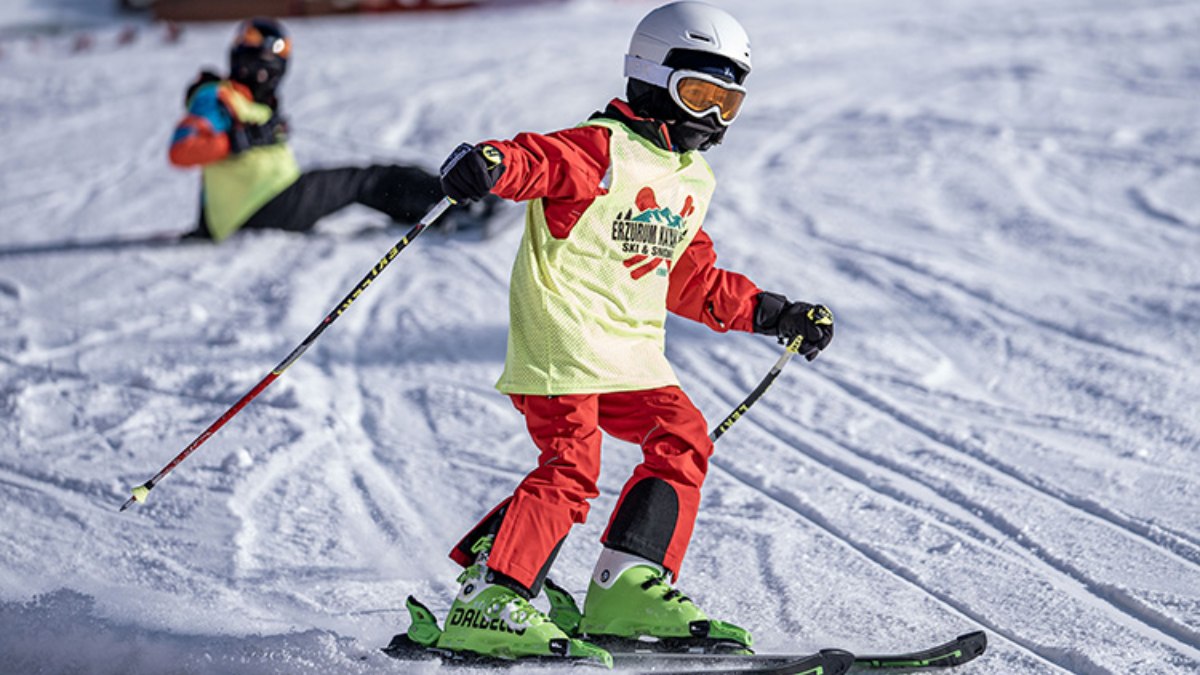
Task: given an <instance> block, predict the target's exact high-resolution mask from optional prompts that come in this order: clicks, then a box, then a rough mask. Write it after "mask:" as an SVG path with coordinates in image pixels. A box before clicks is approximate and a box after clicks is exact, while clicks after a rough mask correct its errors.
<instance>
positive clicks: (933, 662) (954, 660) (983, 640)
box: [854, 630, 988, 670]
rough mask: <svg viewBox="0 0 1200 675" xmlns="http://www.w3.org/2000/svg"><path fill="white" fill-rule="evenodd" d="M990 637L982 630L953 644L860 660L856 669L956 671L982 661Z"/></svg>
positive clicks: (973, 632)
mask: <svg viewBox="0 0 1200 675" xmlns="http://www.w3.org/2000/svg"><path fill="white" fill-rule="evenodd" d="M987 642H988V641H987V634H986V633H984V632H983V631H981V630H977V631H971V632H970V633H963V634H962V635H959V636H958V637H956V638H954V639H953V640H951V641H949V642H947V643H945V644H941V645H938V646H936V647H933V648H931V649H925V650H921V651H917V652H909V653H898V654H881V655H875V656H859V657H857V658H855V660H854V661H855V665H856V666H858V667H859V668H868V669H879V668H886V669H889V670H891V669H903V670H910V669H911V670H924V669H927V668H953V667H955V666H961V665H962V664H964V663H967V662H969V661H974V660H975V659H977V658H979V657H980V656H981V655H982V654H983V653H984V652H985V651H986V650H987Z"/></svg>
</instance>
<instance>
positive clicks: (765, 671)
mask: <svg viewBox="0 0 1200 675" xmlns="http://www.w3.org/2000/svg"><path fill="white" fill-rule="evenodd" d="M383 652H384V653H385V654H387V655H388V656H390V657H392V658H394V659H399V660H401V661H420V662H440V663H441V664H442V665H444V666H447V667H455V666H459V667H468V668H494V669H497V670H506V669H510V668H519V669H520V670H521V671H522V672H524V671H527V670H532V671H537V670H546V671H548V672H560V671H561V669H562V668H563V667H564V666H565V667H583V666H593V667H597V668H600V667H601V666H599V665H598V664H595V663H592V662H589V661H583V660H576V659H571V658H570V657H566V656H542V657H532V658H521V659H502V658H498V657H494V656H484V655H481V654H473V653H470V652H456V651H451V650H447V649H438V648H436V647H427V646H425V645H422V644H420V643H418V642H415V641H414V640H413V639H412V638H410V637H408V635H407V634H400V635H397V636H395V637H394V638H392V641H391V643H390V644H388V646H387V647H384V648H383ZM853 665H854V655H853V654H851V653H850V652H846V651H842V650H840V649H823V650H821V651H820V652H817V653H814V654H808V655H796V654H793V655H788V656H786V657H780V656H770V655H768V656H761V657H760V656H758V655H756V654H703V653H701V654H673V653H669V652H618V653H615V654H613V666H614V667H615V668H616V669H617V670H618V671H619V672H621V673H626V674H628V675H643V674H644V675H843V674H844V673H846V672H848V671H849V670H850V668H851V667H852V666H853Z"/></svg>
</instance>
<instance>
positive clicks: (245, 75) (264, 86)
mask: <svg viewBox="0 0 1200 675" xmlns="http://www.w3.org/2000/svg"><path fill="white" fill-rule="evenodd" d="M291 56H292V39H291V38H290V37H288V34H287V31H285V30H284V28H283V24H281V23H279V22H278V21H276V20H275V19H270V18H265V17H255V18H253V19H247V20H245V21H243V22H241V23H240V24H239V25H238V28H237V32H236V34H235V35H234V38H233V44H232V45H231V46H230V48H229V78H230V79H231V80H233V81H235V82H240V83H241V84H244V85H246V86H247V87H249V88H250V90H251V91H252V92H254V98H255V99H259V100H263V99H265V98H266V97H267V96H271V95H274V92H275V89H276V87H278V86H279V82H280V80H282V79H283V75H284V73H286V72H287V63H288V59H290V58H291Z"/></svg>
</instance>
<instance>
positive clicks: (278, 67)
mask: <svg viewBox="0 0 1200 675" xmlns="http://www.w3.org/2000/svg"><path fill="white" fill-rule="evenodd" d="M286 70H287V63H286V62H285V61H283V60H282V59H269V60H268V59H258V58H237V57H235V58H233V59H232V60H231V63H230V74H229V79H231V80H233V81H234V82H237V83H238V84H241V85H244V86H245V87H246V88H247V89H249V90H250V94H251V95H252V96H254V100H255V101H257V102H259V103H266V104H268V105H274V102H275V100H276V97H275V90H276V89H278V88H279V83H280V82H282V81H283V74H284V73H285V72H286Z"/></svg>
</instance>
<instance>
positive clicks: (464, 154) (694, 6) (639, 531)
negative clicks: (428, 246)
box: [431, 2, 833, 660]
mask: <svg viewBox="0 0 1200 675" xmlns="http://www.w3.org/2000/svg"><path fill="white" fill-rule="evenodd" d="M625 64H626V65H625V74H626V76H627V78H628V82H627V87H626V93H627V99H628V100H627V101H623V100H620V99H615V100H613V101H612V102H611V103H609V105H608V107H607V108H606V109H605V110H604V111H603V112H599V113H596V114H595V115H593V116H592V118H591V119H589V120H588V121H587V122H584V123H583V124H581V125H580V126H578V127H575V128H572V129H566V130H562V131H556V132H553V133H549V134H544V135H542V134H532V133H522V134H519V135H517V136H516V137H515V138H513V139H512V140H508V141H486V142H484V143H481V144H478V145H474V146H470V145H463V146H460V148H459V149H458V150H457V151H456V152H455V153H454V154H452V155H451V156H450V157H449V158H448V159H447V161H446V163H445V165H444V166H443V169H442V185H443V188H444V189H445V191H446V194H447V195H449V196H450V197H451V198H453V199H455V200H471V199H480V198H484V197H485V196H487V195H491V194H495V195H499V196H500V197H502V198H505V199H510V200H516V201H528V202H529V204H528V208H527V211H526V225H525V233H524V237H523V239H522V241H521V244H520V249H519V252H518V254H517V258H516V262H515V264H514V266H513V272H512V280H511V288H510V305H509V311H510V314H511V317H510V319H511V321H510V327H509V337H508V353H507V357H506V361H505V369H504V373H503V375H502V376H501V377H500V381H499V383H498V384H497V388H498V389H499V390H500V391H501V392H503V393H505V394H508V395H509V396H510V397H511V399H512V401H513V403H514V404H515V406H516V408H517V409H518V410H519V411H520V412H521V413H522V414H523V415H524V417H525V421H526V425H527V427H528V430H529V433H530V435H531V437H532V440H533V442H534V444H535V445H536V446H537V447H538V448H539V450H540V453H541V454H540V457H539V459H538V465H537V467H536V468H534V469H533V470H532V471H531V472H530V473H529V474H528V475H527V476H526V477H525V478H524V479H523V480H522V481H521V483H520V484H519V485H518V486H517V487H516V489H515V491H514V493H513V494H512V496H511V497H510V498H508V499H506V500H504V501H503V502H502V503H501V504H499V505H498V506H496V507H495V508H494V509H493V510H492V511H491V512H490V513H488V514H487V516H486V517H484V518H483V520H482V521H481V522H479V524H478V525H476V526H475V527H474V528H473V529H472V530H471V531H470V532H469V533H468V534H467V535H466V536H465V537H463V538H462V540H461V541H460V542H459V543H458V544H457V545H456V546H455V547H454V549H453V551H452V552H451V558H453V559H454V560H455V561H456V562H458V563H459V564H461V565H463V566H464V567H466V571H465V572H464V573H463V575H462V576H461V577H460V582H462V589H461V591H460V592H459V594H458V596H457V597H456V599H455V601H454V604H453V606H452V608H451V612H450V616H449V618H448V620H447V624H446V627H445V630H444V631H443V632H441V633H440V634H438V635H437V637H436V642H435V644H436V646H437V647H438V648H442V649H449V650H461V651H469V652H474V653H478V654H484V655H489V656H498V657H503V658H517V657H528V656H555V655H557V656H567V657H576V658H584V659H589V658H590V659H593V660H604V659H605V657H607V654H606V653H605V652H603V651H602V650H600V649H599V648H598V647H596V646H595V644H593V643H592V642H600V643H604V644H610V643H611V642H613V641H614V640H617V641H619V640H622V639H637V638H639V637H641V638H645V637H651V638H664V639H667V638H677V639H681V640H684V641H689V640H690V641H693V642H697V641H698V642H701V643H703V642H705V641H708V643H709V644H711V643H712V642H723V643H725V644H727V645H728V644H733V645H735V646H736V645H743V646H749V645H750V643H751V639H750V635H749V633H748V632H747V631H745V630H744V629H741V628H738V627H737V626H734V625H732V624H728V623H724V622H720V621H713V620H710V618H709V617H708V615H707V614H706V613H705V612H704V611H703V610H701V609H700V608H699V607H698V606H696V604H695V603H693V602H692V601H691V600H689V599H688V598H687V597H686V596H684V595H682V594H681V593H680V592H679V591H677V590H675V589H674V588H672V583H673V581H674V580H675V579H676V578H677V577H678V575H679V571H680V568H681V566H682V563H683V559H684V554H685V552H686V550H687V547H688V542H689V541H690V540H691V538H692V528H693V526H694V523H695V519H696V514H697V509H698V507H699V504H700V486H701V483H702V482H703V481H704V476H705V472H706V470H707V467H708V459H709V456H710V455H711V453H712V452H713V444H712V442H711V441H710V440H709V436H708V430H707V424H706V422H705V420H704V417H703V416H702V414H701V413H700V411H699V410H698V409H697V408H696V407H695V406H694V405H693V404H692V402H691V401H690V400H689V399H688V397H687V396H686V395H685V394H684V392H683V391H682V390H681V389H680V388H679V384H678V380H677V379H676V377H675V374H674V372H673V371H672V369H671V366H670V365H669V364H668V362H667V360H666V358H665V355H664V337H665V333H664V325H665V321H666V313H667V311H671V312H673V313H675V314H678V315H680V316H684V317H687V318H689V319H692V320H694V321H698V322H701V323H703V324H705V325H707V326H709V327H710V328H712V329H713V330H715V331H718V332H725V331H729V330H738V331H747V332H749V331H753V332H756V333H763V334H767V335H771V336H776V337H779V338H783V339H785V340H790V339H792V338H794V337H796V336H800V337H802V343H801V350H800V351H801V353H803V354H804V355H805V356H806V357H807V358H808V359H809V360H811V359H813V358H815V357H816V356H817V354H818V352H820V351H821V350H823V349H825V348H826V347H827V346H828V345H829V342H830V340H831V339H832V337H833V319H832V315H831V314H830V313H829V311H828V310H827V309H825V308H824V307H823V306H820V305H811V304H808V303H804V302H790V301H788V300H787V298H785V297H784V296H782V295H779V294H776V293H768V292H763V291H762V290H760V289H759V288H758V287H757V286H756V285H755V284H754V283H752V282H751V281H750V280H749V279H747V278H746V277H744V276H741V275H739V274H736V273H733V272H729V271H726V270H722V269H719V268H717V267H716V266H715V261H716V255H715V253H714V252H713V244H712V240H711V239H709V236H708V234H706V233H705V231H704V230H703V229H701V223H702V221H703V220H704V216H705V213H706V212H707V211H708V208H709V200H710V197H711V196H712V193H713V190H714V188H715V185H716V181H715V179H714V177H713V174H712V171H711V169H710V168H709V166H708V164H707V163H706V162H705V160H704V159H703V157H702V156H701V152H703V151H705V150H708V149H709V148H711V147H712V146H714V145H715V144H717V143H719V142H721V140H722V138H723V137H724V135H725V133H726V131H727V130H728V128H729V125H730V124H731V123H732V122H733V121H734V120H735V118H736V117H737V114H738V110H739V108H740V106H741V103H742V100H743V98H744V96H745V89H744V88H743V82H744V81H745V79H746V76H747V75H748V74H749V72H750V46H749V42H748V39H747V36H746V33H745V30H744V29H743V28H742V26H741V25H740V24H739V23H738V22H737V20H736V19H734V18H733V17H732V16H730V15H729V14H727V13H726V12H724V11H722V10H719V9H717V8H714V7H711V6H709V5H706V4H703V3H699V2H676V3H672V4H668V5H665V6H663V7H660V8H658V9H656V10H654V11H652V12H651V13H650V14H648V15H647V16H646V17H645V18H644V19H643V20H642V21H641V23H640V24H639V25H638V26H637V29H636V31H635V32H634V35H633V39H632V42H631V44H630V48H629V53H628V55H627V56H626V62H625ZM601 431H604V432H607V433H609V434H611V435H612V436H614V437H616V438H618V439H621V440H624V441H627V442H630V443H636V444H638V445H640V446H641V449H642V452H643V456H644V461H643V462H642V463H641V464H640V465H638V466H637V467H636V468H635V469H634V470H633V474H632V476H631V477H630V478H629V480H628V482H627V483H626V485H625V487H624V489H623V490H622V493H621V495H620V498H619V501H618V502H617V505H616V508H615V510H614V511H613V513H612V515H611V517H610V519H609V523H608V527H607V530H606V531H605V533H604V535H603V540H602V541H603V545H604V548H603V551H602V553H601V554H600V556H599V561H598V562H597V564H596V567H595V571H594V574H593V577H592V580H591V583H590V585H589V587H588V591H587V597H586V599H585V601H584V608H583V616H582V619H581V621H580V622H579V623H578V626H577V631H574V630H573V631H572V633H571V634H568V633H566V632H564V631H563V630H562V628H561V627H559V626H557V625H555V623H553V622H551V621H550V620H548V618H547V617H545V616H544V615H543V614H542V612H540V611H539V610H538V609H537V608H535V607H534V606H533V605H531V604H530V602H529V599H530V598H532V597H534V596H536V595H537V594H538V593H539V592H540V590H541V587H542V585H543V583H544V582H545V578H546V574H547V570H548V569H549V568H550V566H551V564H552V562H553V560H554V558H555V555H556V554H557V552H558V549H559V547H560V546H561V545H562V543H563V540H564V538H565V537H566V536H567V533H568V531H569V530H570V529H571V526H572V525H573V524H574V523H582V522H584V519H585V517H586V516H587V513H588V501H589V500H590V499H592V498H594V497H596V496H597V495H598V489H597V486H596V481H597V479H598V476H599V473H600V446H601ZM571 628H573V627H568V629H571ZM431 635H432V634H431ZM577 638H582V639H584V640H589V641H592V642H583V641H581V640H580V639H577Z"/></svg>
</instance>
